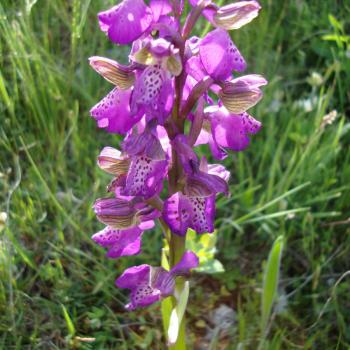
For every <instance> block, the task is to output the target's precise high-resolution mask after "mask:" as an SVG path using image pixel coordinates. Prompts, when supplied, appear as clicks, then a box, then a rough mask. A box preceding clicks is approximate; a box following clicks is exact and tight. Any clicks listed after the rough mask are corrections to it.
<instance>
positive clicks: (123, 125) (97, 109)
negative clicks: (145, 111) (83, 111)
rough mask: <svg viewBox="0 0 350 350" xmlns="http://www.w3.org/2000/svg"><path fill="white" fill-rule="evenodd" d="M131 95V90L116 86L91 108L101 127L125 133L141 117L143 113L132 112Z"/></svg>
mask: <svg viewBox="0 0 350 350" xmlns="http://www.w3.org/2000/svg"><path fill="white" fill-rule="evenodd" d="M130 95H131V90H126V91H122V90H118V89H117V88H115V89H113V90H112V91H111V92H110V93H109V94H108V95H107V96H106V97H105V98H104V99H102V100H101V101H100V102H99V103H98V104H97V105H95V106H94V107H93V108H92V109H91V110H90V114H91V116H92V117H94V118H95V119H96V121H97V123H98V126H99V127H100V128H106V129H107V131H108V132H110V133H118V134H125V133H126V132H127V131H129V130H130V129H131V128H132V127H133V126H134V125H135V124H136V123H137V122H138V121H139V120H140V119H141V115H139V114H137V115H133V114H131V112H130V107H129V100H130Z"/></svg>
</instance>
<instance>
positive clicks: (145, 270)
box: [115, 264, 151, 289]
mask: <svg viewBox="0 0 350 350" xmlns="http://www.w3.org/2000/svg"><path fill="white" fill-rule="evenodd" d="M150 270H151V267H150V266H149V265H146V264H143V265H139V266H133V267H129V268H128V269H126V270H125V271H124V273H123V274H122V275H121V276H120V277H119V278H118V279H117V280H116V281H115V284H116V286H117V287H119V288H128V289H132V288H134V287H135V286H137V285H138V284H143V283H145V282H147V281H148V280H149V275H150Z"/></svg>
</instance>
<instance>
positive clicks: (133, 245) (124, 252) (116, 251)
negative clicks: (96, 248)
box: [107, 237, 141, 259]
mask: <svg viewBox="0 0 350 350" xmlns="http://www.w3.org/2000/svg"><path fill="white" fill-rule="evenodd" d="M140 252H141V237H139V238H136V239H135V240H134V241H132V242H130V243H129V244H125V245H113V246H112V247H111V248H110V249H109V251H108V253H107V258H111V259H116V258H119V257H121V256H132V255H138V254H140Z"/></svg>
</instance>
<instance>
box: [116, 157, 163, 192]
mask: <svg viewBox="0 0 350 350" xmlns="http://www.w3.org/2000/svg"><path fill="white" fill-rule="evenodd" d="M166 173H167V161H166V160H160V161H157V160H152V159H150V158H147V157H145V156H136V157H134V158H133V160H132V162H131V164H130V169H129V172H128V176H127V179H126V186H125V188H124V191H123V194H124V195H128V196H142V197H144V198H150V197H153V196H154V195H155V194H157V193H159V192H160V191H161V190H162V187H163V180H164V178H165V176H166Z"/></svg>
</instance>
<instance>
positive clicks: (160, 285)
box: [115, 251, 199, 310]
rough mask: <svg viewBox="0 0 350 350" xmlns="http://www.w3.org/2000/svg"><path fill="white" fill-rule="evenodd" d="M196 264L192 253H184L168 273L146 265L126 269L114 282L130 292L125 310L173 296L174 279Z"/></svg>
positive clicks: (197, 262)
mask: <svg viewBox="0 0 350 350" xmlns="http://www.w3.org/2000/svg"><path fill="white" fill-rule="evenodd" d="M198 264H199V259H198V257H197V256H196V255H195V254H194V253H193V252H191V251H186V252H185V253H184V254H183V256H182V258H181V260H180V261H179V262H178V263H177V264H176V265H175V266H174V267H173V268H172V269H171V270H170V271H166V270H165V269H164V268H162V267H152V266H150V265H146V264H143V265H139V266H133V267H130V268H128V269H126V270H125V271H124V273H123V274H122V275H121V276H120V277H119V278H118V279H117V280H116V282H115V283H116V285H117V287H119V288H126V289H129V290H130V292H131V293H130V303H128V304H127V305H126V306H125V308H126V309H127V310H134V309H136V308H138V307H145V306H148V305H151V304H153V303H155V302H157V301H159V300H161V299H162V298H166V297H168V296H170V295H173V294H174V287H175V278H176V277H177V276H179V275H183V274H187V273H188V272H189V271H190V269H193V268H195V267H197V266H198Z"/></svg>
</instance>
